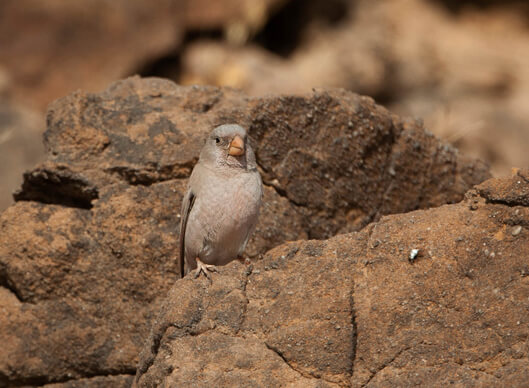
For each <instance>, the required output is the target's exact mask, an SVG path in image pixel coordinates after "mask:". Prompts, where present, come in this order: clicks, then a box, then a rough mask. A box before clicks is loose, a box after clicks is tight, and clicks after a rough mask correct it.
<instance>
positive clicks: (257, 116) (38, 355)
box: [0, 77, 488, 386]
mask: <svg viewBox="0 0 529 388" xmlns="http://www.w3.org/2000/svg"><path fill="white" fill-rule="evenodd" d="M226 122H238V123H241V124H242V125H244V126H245V127H247V128H248V129H249V131H250V135H251V136H252V137H253V140H254V145H255V149H256V152H257V158H258V161H259V164H260V166H261V169H262V171H263V176H264V179H265V182H266V188H265V202H266V203H265V205H264V207H263V212H262V217H261V221H260V223H259V226H258V228H257V231H256V233H255V236H254V239H253V240H252V241H251V244H250V246H249V248H248V254H250V255H251V256H258V255H260V254H262V253H264V252H266V251H267V250H269V249H270V248H272V247H274V246H277V245H279V244H280V243H282V242H284V241H288V240H297V239H305V238H307V237H318V238H323V237H327V236H330V235H333V234H335V233H337V232H342V231H346V230H350V229H351V230H352V229H358V228H360V227H361V226H363V225H365V224H366V223H367V222H369V221H371V220H373V219H376V218H377V217H379V216H380V215H382V214H385V213H389V212H400V211H407V210H412V209H415V208H418V207H428V206H435V205H441V204H443V203H446V202H455V201H458V200H459V199H460V198H461V197H462V195H463V193H464V192H465V191H466V190H467V189H468V188H470V187H471V186H472V185H473V184H475V183H479V182H480V181H482V180H483V179H484V178H485V177H486V176H488V172H487V169H486V167H485V166H484V165H483V164H480V163H478V162H476V161H465V160H464V158H462V157H460V156H459V154H458V153H457V151H456V150H455V149H453V148H451V147H448V146H446V145H443V144H442V143H440V142H439V141H437V140H436V139H435V138H434V137H433V136H432V135H430V134H427V133H426V132H425V131H424V130H423V129H422V127H421V126H420V124H419V123H415V122H405V121H402V120H401V119H399V118H398V117H396V116H393V115H391V114H390V113H389V112H388V111H387V110H385V109H383V108H381V107H379V106H377V105H375V104H374V103H373V101H372V100H371V99H369V98H366V97H360V96H357V95H354V94H352V93H348V92H345V91H341V90H328V91H317V92H314V93H312V94H310V95H307V96H284V97H277V96H270V97H266V98H248V97H247V96H245V95H243V94H242V93H240V92H236V91H233V90H229V89H216V88H192V87H188V88H186V87H178V86H176V85H175V84H173V83H172V82H169V81H164V80H161V79H140V78H138V77H136V78H131V79H128V80H124V81H120V82H117V83H115V84H113V85H112V86H110V87H109V88H108V89H107V90H106V91H104V92H102V93H100V94H90V93H82V92H77V93H74V94H72V95H71V96H68V97H66V98H63V99H61V100H58V101H56V102H55V103H53V104H52V105H51V106H50V110H49V112H48V116H47V126H48V128H47V131H46V133H45V136H44V140H45V146H46V152H47V161H46V162H45V163H44V164H42V165H40V166H38V167H37V168H35V169H34V170H33V171H30V172H28V173H27V174H25V177H24V183H23V186H22V189H21V190H20V191H19V192H18V193H17V194H16V196H15V198H16V199H17V201H18V202H17V203H16V204H15V205H13V206H11V207H9V208H8V209H7V210H5V211H4V212H3V213H2V215H1V216H0V286H1V287H0V291H1V292H2V297H0V311H4V312H5V313H3V314H0V343H2V344H4V345H3V351H2V352H0V386H2V385H4V386H5V385H43V384H48V383H64V384H66V383H74V382H75V381H76V380H78V379H83V378H89V379H95V378H97V377H101V378H104V377H108V376H117V375H124V377H123V378H125V379H126V376H127V375H131V374H133V373H134V371H135V368H136V365H137V361H138V358H137V357H138V353H139V350H140V348H141V347H142V345H143V343H144V341H145V338H146V336H147V334H148V330H149V327H150V325H151V321H152V318H153V315H154V314H155V313H156V312H157V311H158V310H159V308H160V304H161V299H162V297H164V296H165V295H166V293H167V290H168V289H169V288H170V287H171V286H172V285H173V284H174V282H175V281H176V277H177V268H176V267H177V262H176V258H175V255H176V252H177V241H178V225H179V216H178V211H179V208H180V202H181V199H182V194H183V193H184V191H185V186H186V177H187V176H188V175H189V173H190V171H191V169H192V166H193V165H194V163H195V162H196V160H197V156H198V152H199V149H200V148H201V146H202V143H203V139H204V136H205V134H206V133H207V132H209V131H210V129H211V128H213V127H214V126H215V125H217V124H220V123H226ZM329 265H330V264H329ZM309 269H310V268H307V271H308V270H309ZM312 270H315V268H313V269H312ZM333 271H334V270H333ZM331 273H334V272H332V271H331ZM222 276H224V275H222ZM328 279H329V280H330V278H328ZM300 286H301V285H300ZM278 287H279V285H278ZM305 287H308V285H306V286H305ZM333 288H334V285H333V286H332V287H331V286H329V290H328V292H329V293H333V292H334V291H333ZM307 290H308V288H307ZM326 292H327V291H326ZM255 293H256V295H261V296H260V297H262V298H266V297H267V296H266V292H265V291H263V290H256V291H255ZM235 296H236V295H235ZM235 296H234V297H235ZM347 301H348V299H347ZM237 303H238V302H237ZM343 303H346V299H344V300H343ZM340 306H342V305H340ZM344 306H345V305H344ZM236 307H237V306H233V308H236ZM322 308H323V307H322ZM340 308H342V307H340ZM345 308H346V307H343V309H345ZM295 313H296V312H295V311H293V312H292V314H295ZM346 315H347V314H346ZM228 318H229V317H226V319H228ZM230 319H231V318H230ZM233 319H235V318H233ZM315 323H318V322H315ZM318 324H319V323H318ZM322 327H323V326H322ZM296 330H298V331H297V333H298V334H296V335H299V332H301V330H302V328H301V327H299V328H297V329H296ZM276 334H277V336H276V337H270V338H271V339H270V341H269V345H270V346H271V347H272V348H273V349H280V351H283V350H281V349H283V348H282V346H284V345H285V343H286V342H285V341H287V340H286V339H285V338H288V337H283V336H285V335H286V334H285V332H283V331H277V333H276ZM217 340H218V341H220V342H222V341H224V340H223V339H222V338H220V337H219V338H217V339H216V341H217ZM223 344H224V345H222V346H225V347H226V348H227V349H228V348H230V349H232V348H237V347H238V346H239V345H240V344H238V343H236V342H233V341H231V340H230V341H227V342H226V341H224V342H223ZM252 346H255V349H256V351H259V352H260V353H259V354H260V355H259V357H257V359H255V360H254V361H252V363H253V365H261V364H262V363H261V362H260V361H259V360H266V359H267V358H268V356H269V354H270V352H272V351H270V350H268V349H265V348H262V346H261V345H260V343H257V342H256V343H255V344H254V345H252ZM285 346H286V345H285ZM335 346H338V344H336V345H335ZM340 346H341V345H340ZM258 349H260V350H258ZM341 350H342V348H339V351H340V352H341ZM337 351H338V350H337ZM28 355H31V356H30V357H29V356H28ZM205 357H206V358H204V362H207V356H205ZM300 357H302V355H300ZM303 357H305V356H303ZM306 357H309V358H308V359H307V360H305V359H302V361H299V362H300V363H302V362H303V365H304V363H312V362H316V363H317V364H318V365H320V364H321V365H324V364H325V365H326V363H327V359H318V358H317V356H316V355H314V354H313V353H307V355H306ZM274 360H275V361H271V363H270V365H271V368H277V370H278V372H277V374H278V376H280V377H281V376H285V373H286V372H285V373H284V371H285V370H287V369H286V367H285V365H283V363H282V362H281V360H280V357H279V356H278V357H276V358H274ZM300 360H301V359H300ZM243 361H244V360H241V362H243ZM263 362H264V361H263ZM344 363H345V361H344V360H342V361H341V363H340V364H337V365H334V366H326V367H324V366H321V365H320V366H321V367H322V368H324V369H325V368H327V369H325V371H326V372H325V376H328V377H329V379H330V380H329V381H331V380H332V381H335V382H338V383H343V382H344V381H346V379H347V376H346V375H344V374H343V372H342V369H340V368H342V367H343V365H344ZM308 370H309V371H310V373H313V372H312V371H313V370H316V369H313V367H310V368H309V369H308ZM288 373H289V374H290V375H291V377H290V378H289V379H290V380H289V381H292V384H294V385H295V384H298V383H299V382H301V381H305V380H303V379H305V378H307V379H308V378H310V373H309V374H306V373H305V372H304V373H305V375H304V377H303V379H301V378H300V377H299V376H298V374H297V372H296V373H295V371H289V372H288ZM307 373H308V372H307ZM314 373H316V372H314ZM317 373H319V372H317ZM307 376H309V377H307ZM263 378H264V377H263ZM277 378H279V377H277ZM93 381H96V380H93ZM97 381H99V380H97ZM226 381H228V380H226ZM262 381H265V380H262ZM257 383H259V381H257ZM94 384H98V383H97V382H94Z"/></svg>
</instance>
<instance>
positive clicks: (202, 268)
mask: <svg viewBox="0 0 529 388" xmlns="http://www.w3.org/2000/svg"><path fill="white" fill-rule="evenodd" d="M196 260H197V270H196V272H195V279H196V278H198V277H199V276H200V273H201V272H204V275H205V276H206V278H208V279H209V280H211V275H210V274H209V273H208V271H209V272H218V271H217V267H215V266H214V265H212V264H205V263H203V262H202V261H200V259H199V258H198V257H197V258H196Z"/></svg>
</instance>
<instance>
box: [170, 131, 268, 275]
mask: <svg viewBox="0 0 529 388" xmlns="http://www.w3.org/2000/svg"><path fill="white" fill-rule="evenodd" d="M262 198H263V183H262V179H261V175H260V173H259V171H258V169H257V163H256V160H255V154H254V152H253V149H252V147H251V145H250V143H249V141H248V135H247V133H246V130H245V129H244V128H243V127H241V126H240V125H237V124H224V125H220V126H218V127H216V128H214V129H213V131H212V132H211V133H210V134H209V136H208V137H207V138H206V142H205V144H204V146H203V148H202V150H201V152H200V156H199V160H198V163H197V164H196V165H195V167H194V168H193V171H192V172H191V176H190V178H189V183H188V189H187V192H186V194H185V196H184V198H183V200H182V208H181V220H180V258H179V267H180V277H181V278H183V277H184V276H185V275H186V274H187V273H188V272H190V271H191V270H194V269H196V272H195V278H197V277H198V276H200V274H201V273H204V275H205V276H206V278H208V279H210V280H211V277H210V276H211V275H210V274H208V271H209V272H216V271H217V269H216V266H222V265H226V264H228V263H229V262H231V261H233V260H235V259H241V258H242V254H243V252H244V250H245V248H246V245H247V243H248V240H249V239H250V236H251V235H252V233H253V231H254V230H255V227H256V225H257V221H258V217H259V210H260V207H261V202H262Z"/></svg>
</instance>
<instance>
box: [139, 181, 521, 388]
mask: <svg viewBox="0 0 529 388" xmlns="http://www.w3.org/2000/svg"><path fill="white" fill-rule="evenodd" d="M527 174H528V172H527V171H525V172H524V171H522V172H518V174H516V175H514V176H513V177H512V178H503V179H491V180H488V181H486V182H484V183H483V184H482V185H480V186H478V187H477V188H476V189H474V190H471V191H469V192H468V193H467V195H466V198H465V200H464V201H462V202H460V203H458V204H454V205H446V206H442V207H439V208H435V209H429V210H418V211H414V212H411V213H407V214H398V215H390V216H384V217H383V218H382V219H381V220H380V221H379V222H375V223H373V224H371V225H369V226H368V227H367V228H365V229H363V230H362V231H360V232H355V233H350V234H345V235H339V236H336V237H334V238H331V239H329V240H324V241H298V242H292V243H287V244H283V245H281V246H280V247H277V248H275V249H273V250H271V251H269V252H268V253H267V254H266V255H265V257H264V259H263V260H260V261H258V262H256V263H254V264H253V265H252V266H250V267H245V266H244V265H242V264H240V263H238V262H233V263H231V264H230V265H228V266H226V267H224V268H222V269H221V272H220V274H217V275H215V276H214V277H213V284H211V285H210V284H209V283H208V282H207V280H205V279H201V280H198V281H197V280H194V279H192V278H191V277H186V278H184V279H182V280H180V281H178V282H176V284H175V285H174V286H173V288H172V289H171V291H170V292H169V295H168V296H167V299H166V301H165V302H164V304H163V307H162V310H161V313H160V315H159V316H158V318H157V319H156V320H155V323H154V325H153V328H152V333H151V336H150V339H149V342H148V343H147V344H146V346H145V347H144V350H143V352H142V355H141V358H140V364H139V368H138V371H137V375H136V379H135V386H137V387H156V386H164V387H173V386H189V385H193V386H195V387H210V386H215V387H231V386H251V387H267V386H286V387H298V386H309V387H409V386H428V387H437V386H439V387H440V386H445V385H448V384H456V386H464V387H483V386H509V387H523V386H526V384H527V381H529V372H528V371H529V341H528V336H529V316H528V314H527V311H528V309H529V264H528V262H527V257H529V232H528V230H529V208H528V207H527V203H526V202H525V201H526V200H527V195H528V193H529V180H527V178H526V177H527ZM507 188H509V189H507ZM411 249H418V250H419V253H418V255H417V257H416V258H415V259H414V260H410V259H409V253H410V250H411Z"/></svg>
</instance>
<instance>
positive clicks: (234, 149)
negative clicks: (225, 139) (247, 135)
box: [228, 135, 244, 156]
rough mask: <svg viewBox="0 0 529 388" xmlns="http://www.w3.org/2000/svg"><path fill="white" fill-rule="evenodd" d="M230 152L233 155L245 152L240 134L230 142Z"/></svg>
mask: <svg viewBox="0 0 529 388" xmlns="http://www.w3.org/2000/svg"><path fill="white" fill-rule="evenodd" d="M228 154H229V155H231V156H241V155H242V154H244V141H243V140H242V139H241V137H240V136H239V135H235V137H234V138H233V140H232V141H231V143H230V148H229V149H228Z"/></svg>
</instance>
